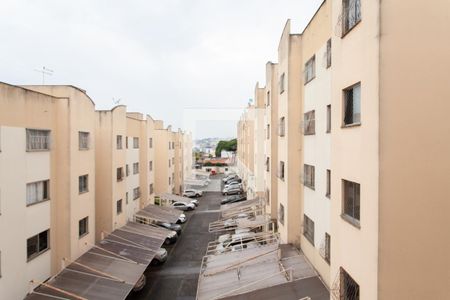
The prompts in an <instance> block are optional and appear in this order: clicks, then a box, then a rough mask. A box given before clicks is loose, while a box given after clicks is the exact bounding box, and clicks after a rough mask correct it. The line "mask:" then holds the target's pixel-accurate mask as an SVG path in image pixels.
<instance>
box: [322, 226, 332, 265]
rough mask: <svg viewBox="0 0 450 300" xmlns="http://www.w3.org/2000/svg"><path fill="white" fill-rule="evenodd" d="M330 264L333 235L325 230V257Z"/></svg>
mask: <svg viewBox="0 0 450 300" xmlns="http://www.w3.org/2000/svg"><path fill="white" fill-rule="evenodd" d="M323 259H324V260H325V261H326V262H327V263H328V264H330V263H331V235H330V234H329V233H328V232H325V253H324V258H323Z"/></svg>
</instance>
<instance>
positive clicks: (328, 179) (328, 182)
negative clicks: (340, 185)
mask: <svg viewBox="0 0 450 300" xmlns="http://www.w3.org/2000/svg"><path fill="white" fill-rule="evenodd" d="M330 195H331V170H327V192H326V194H325V196H327V197H328V198H330Z"/></svg>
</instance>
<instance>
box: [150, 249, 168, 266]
mask: <svg viewBox="0 0 450 300" xmlns="http://www.w3.org/2000/svg"><path fill="white" fill-rule="evenodd" d="M166 260H167V250H166V249H164V248H159V250H158V251H156V254H155V257H154V258H153V259H152V262H151V264H152V265H160V264H163V263H164V262H165V261H166Z"/></svg>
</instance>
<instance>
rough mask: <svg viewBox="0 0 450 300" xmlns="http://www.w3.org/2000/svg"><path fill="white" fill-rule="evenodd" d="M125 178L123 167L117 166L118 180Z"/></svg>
mask: <svg viewBox="0 0 450 300" xmlns="http://www.w3.org/2000/svg"><path fill="white" fill-rule="evenodd" d="M122 180H123V168H117V181H122Z"/></svg>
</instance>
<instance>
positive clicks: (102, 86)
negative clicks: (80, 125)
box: [0, 0, 322, 138]
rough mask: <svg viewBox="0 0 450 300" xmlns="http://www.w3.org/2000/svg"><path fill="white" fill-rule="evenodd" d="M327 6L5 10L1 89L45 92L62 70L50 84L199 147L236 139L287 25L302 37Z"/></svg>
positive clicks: (184, 3)
mask: <svg viewBox="0 0 450 300" xmlns="http://www.w3.org/2000/svg"><path fill="white" fill-rule="evenodd" d="M321 2H322V0H278V1H277V0H158V1H153V0H136V1H135V0H130V1H123V0H122V1H115V0H102V1H100V0H98V1H97V0H77V1H75V0H72V1H64V0H45V1H43V0H28V1H22V0H2V1H1V7H0V28H1V30H0V81H3V82H7V83H11V84H18V85H20V84H41V83H42V76H41V75H40V74H39V73H38V72H35V71H34V70H35V69H42V67H43V66H45V67H47V68H49V69H52V70H54V74H53V76H51V77H47V79H46V83H47V84H71V85H75V86H78V87H80V88H82V89H84V90H86V91H87V93H88V94H89V96H90V97H91V98H92V99H93V100H94V102H95V103H96V108H97V109H110V108H111V107H113V106H114V103H113V98H114V99H121V102H120V103H121V104H125V105H127V106H128V110H129V111H140V112H144V113H148V114H150V115H151V116H152V117H153V118H156V119H162V120H164V122H165V124H166V125H169V124H171V125H172V126H173V127H174V128H178V127H182V128H183V127H184V128H185V129H188V130H192V131H196V132H195V133H194V134H195V135H196V137H197V138H198V137H204V136H218V137H229V136H234V135H236V133H235V131H236V127H235V125H234V122H231V121H230V120H229V119H235V118H237V117H238V115H239V112H240V109H242V108H244V107H245V106H246V104H247V103H248V100H249V98H252V97H253V90H254V86H255V83H256V82H257V81H260V82H261V83H262V85H264V75H265V63H266V62H267V61H269V60H271V61H276V60H277V47H278V42H279V39H280V36H281V31H282V29H283V27H284V24H285V22H286V20H287V19H288V18H290V19H291V22H292V24H291V26H292V30H293V32H300V31H301V30H302V29H303V28H304V26H305V25H306V24H307V22H308V21H309V19H310V18H311V17H312V15H313V14H314V12H315V10H316V9H317V8H318V7H319V5H320V3H321ZM221 108H226V109H225V110H224V111H223V115H227V118H226V119H227V121H224V122H223V123H221V122H218V121H219V120H220V117H218V116H217V113H214V115H215V117H213V119H216V120H215V121H205V120H202V116H205V115H207V114H208V109H221ZM196 111H197V113H195V112H196ZM214 112H216V110H214ZM188 115H189V116H188ZM187 116H188V117H187ZM189 118H195V119H196V120H198V123H197V124H195V126H192V124H191V125H189V124H187V123H186V119H189ZM208 118H209V119H211V118H212V117H207V118H205V119H208ZM191 123H192V122H191ZM199 128H200V129H199ZM201 128H203V129H201Z"/></svg>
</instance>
